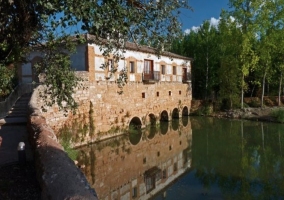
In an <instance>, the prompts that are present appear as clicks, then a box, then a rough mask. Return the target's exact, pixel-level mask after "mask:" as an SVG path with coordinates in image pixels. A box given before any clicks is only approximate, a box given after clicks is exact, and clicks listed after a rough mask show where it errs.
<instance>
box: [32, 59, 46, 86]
mask: <svg viewBox="0 0 284 200" xmlns="http://www.w3.org/2000/svg"><path fill="white" fill-rule="evenodd" d="M42 61H43V58H42V57H39V56H36V57H34V58H33V59H32V61H31V64H32V79H33V81H34V82H36V83H38V82H39V81H40V80H39V76H38V75H39V74H38V72H39V69H36V68H35V66H36V64H39V63H41V62H42ZM41 81H44V80H41Z"/></svg>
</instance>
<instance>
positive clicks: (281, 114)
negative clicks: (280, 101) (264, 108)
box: [272, 109, 284, 123]
mask: <svg viewBox="0 0 284 200" xmlns="http://www.w3.org/2000/svg"><path fill="white" fill-rule="evenodd" d="M272 116H273V117H275V118H276V120H277V121H278V122H280V123H284V109H277V110H274V111H272Z"/></svg>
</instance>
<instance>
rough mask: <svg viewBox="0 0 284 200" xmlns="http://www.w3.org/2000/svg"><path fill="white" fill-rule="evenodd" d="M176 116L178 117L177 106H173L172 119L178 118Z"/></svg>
mask: <svg viewBox="0 0 284 200" xmlns="http://www.w3.org/2000/svg"><path fill="white" fill-rule="evenodd" d="M178 118H179V111H178V109H177V108H175V109H174V110H173V113H172V119H178Z"/></svg>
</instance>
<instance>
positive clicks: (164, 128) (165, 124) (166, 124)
mask: <svg viewBox="0 0 284 200" xmlns="http://www.w3.org/2000/svg"><path fill="white" fill-rule="evenodd" d="M168 129H169V122H168V121H160V131H161V134H162V135H166V134H167V132H168Z"/></svg>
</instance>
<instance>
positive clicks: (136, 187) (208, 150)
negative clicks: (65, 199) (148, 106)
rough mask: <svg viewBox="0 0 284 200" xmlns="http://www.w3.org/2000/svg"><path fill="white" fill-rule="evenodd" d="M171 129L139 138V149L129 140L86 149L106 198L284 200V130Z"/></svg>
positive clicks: (256, 125)
mask: <svg viewBox="0 0 284 200" xmlns="http://www.w3.org/2000/svg"><path fill="white" fill-rule="evenodd" d="M165 126H166V127H167V128H165V127H163V126H161V127H156V128H155V129H154V128H153V130H155V133H153V131H152V132H151V131H150V130H146V131H144V132H142V133H139V134H136V136H137V137H138V138H140V139H136V140H135V145H133V144H132V143H131V142H130V141H131V137H134V136H129V135H126V136H124V137H121V138H117V139H112V140H109V141H105V142H102V143H98V144H95V145H92V146H90V147H88V148H87V147H85V148H82V149H81V154H80V157H79V162H81V163H87V164H86V167H85V168H84V170H83V171H84V173H85V174H86V176H87V178H88V180H89V182H90V183H91V184H92V186H93V187H94V188H95V189H96V191H97V193H98V195H99V197H101V199H156V200H160V199H169V200H170V199H173V200H175V199H178V200H179V199H184V200H185V199H284V180H283V174H284V159H283V152H282V145H283V144H284V125H282V124H276V123H262V122H252V121H236V120H225V119H214V118H205V117H191V118H190V119H180V120H179V121H175V122H169V123H167V125H165ZM108 156H109V157H108ZM88 164H89V165H88Z"/></svg>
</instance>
